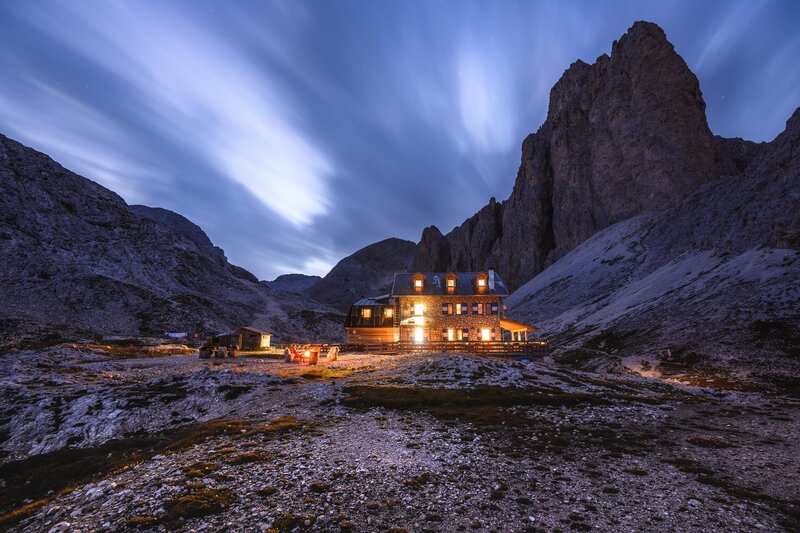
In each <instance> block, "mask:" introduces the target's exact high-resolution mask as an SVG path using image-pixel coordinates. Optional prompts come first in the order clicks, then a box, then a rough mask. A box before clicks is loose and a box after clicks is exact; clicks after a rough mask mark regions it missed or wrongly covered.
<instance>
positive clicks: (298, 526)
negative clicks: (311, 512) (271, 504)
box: [267, 513, 315, 533]
mask: <svg viewBox="0 0 800 533" xmlns="http://www.w3.org/2000/svg"><path fill="white" fill-rule="evenodd" d="M314 520H315V517H314V516H303V515H298V514H294V513H284V514H283V515H281V516H279V517H278V518H276V519H275V521H274V522H273V523H272V527H270V528H269V529H268V530H267V532H268V533H273V532H274V533H284V532H286V533H288V532H290V531H305V530H306V529H308V528H310V526H312V525H313V524H314ZM306 522H308V523H309V525H308V526H306Z"/></svg>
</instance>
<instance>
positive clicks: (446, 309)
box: [442, 304, 450, 315]
mask: <svg viewBox="0 0 800 533" xmlns="http://www.w3.org/2000/svg"><path fill="white" fill-rule="evenodd" d="M449 309H450V308H449V307H448V306H447V304H442V314H443V315H449V314H450V313H449Z"/></svg>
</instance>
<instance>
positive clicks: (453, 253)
mask: <svg viewBox="0 0 800 533" xmlns="http://www.w3.org/2000/svg"><path fill="white" fill-rule="evenodd" d="M731 144H734V145H735V146H730V145H731ZM740 144H741V143H726V142H721V141H719V140H717V139H715V138H714V136H713V135H712V133H711V130H710V129H709V127H708V122H707V120H706V114H705V102H704V101H703V95H702V93H701V91H700V84H699V82H698V81H697V77H696V76H695V75H694V74H693V73H692V71H691V70H690V69H689V67H688V65H687V64H686V62H685V61H684V60H683V58H681V56H680V55H679V54H678V53H677V52H676V51H675V48H674V46H673V45H672V44H671V43H670V42H669V40H668V39H667V36H666V34H665V33H664V30H662V29H661V28H660V27H659V26H658V25H656V24H654V23H652V22H645V21H639V22H636V23H634V24H633V25H632V26H631V27H630V28H629V29H628V31H627V32H626V33H625V34H624V35H622V36H621V37H620V38H619V39H618V40H617V41H614V43H613V45H612V49H611V54H610V55H605V54H603V55H601V56H600V57H598V58H597V60H596V61H595V63H593V64H591V65H590V64H588V63H585V62H583V61H580V60H578V61H575V62H574V63H572V64H571V65H570V67H569V68H568V69H567V70H566V71H565V72H564V74H563V75H562V77H561V78H560V79H559V80H558V82H556V84H555V85H554V86H553V88H552V89H551V91H550V103H549V107H548V113H547V118H546V120H545V122H544V124H542V126H541V127H540V128H539V130H538V131H537V132H536V133H535V134H532V135H529V136H528V137H527V138H526V139H525V142H524V143H523V145H522V158H521V159H522V160H521V164H520V167H519V171H518V173H517V179H516V182H515V184H514V190H513V192H512V193H511V196H510V198H509V199H508V200H506V201H504V202H502V203H496V202H490V203H489V204H487V205H486V206H485V207H484V208H483V209H481V210H480V211H479V212H478V213H477V214H476V215H473V216H472V217H470V218H468V219H467V220H466V221H465V222H464V223H463V224H462V225H461V226H459V227H457V228H455V229H454V230H453V231H452V232H450V233H448V234H447V235H446V236H445V237H444V238H443V239H442V238H436V236H435V235H434V234H432V233H431V232H430V231H427V230H426V234H423V242H421V243H420V246H419V249H418V252H417V255H416V258H415V265H427V266H430V265H432V264H436V265H439V266H440V268H439V270H449V269H456V270H457V269H459V268H469V269H480V268H484V267H485V266H486V265H487V264H493V265H495V266H496V267H497V269H498V270H499V271H500V274H501V275H502V276H503V279H504V280H505V281H506V283H507V284H508V285H509V287H511V288H512V289H514V288H516V287H518V286H519V285H520V284H521V283H523V282H525V281H527V280H528V279H530V278H532V277H533V276H534V275H536V274H537V273H539V272H541V271H542V270H543V269H544V268H546V267H547V266H548V265H550V264H552V263H553V262H555V261H556V260H558V259H559V258H560V257H562V256H564V255H565V254H566V253H567V252H569V251H570V250H572V249H573V248H575V247H576V246H577V245H578V244H580V243H581V242H583V241H584V240H586V239H587V238H588V237H590V236H591V235H592V234H594V233H595V232H597V231H598V230H600V229H603V228H605V227H607V226H609V225H611V224H614V223H616V222H618V221H621V220H624V219H626V218H629V217H631V216H635V215H637V214H639V213H643V212H646V211H657V210H660V209H664V208H667V207H670V206H672V205H675V203H677V202H678V201H680V200H681V199H682V198H685V197H686V196H687V195H689V194H691V193H692V192H693V191H695V190H696V189H697V187H698V186H699V185H701V184H702V183H705V182H707V181H709V180H711V179H714V178H717V177H720V176H725V175H733V174H736V173H739V172H741V170H742V169H743V168H745V167H746V166H747V164H749V162H750V161H751V160H752V155H753V154H755V153H757V150H750V149H747V150H744V149H739V148H742V147H741V146H739V145H740ZM729 152H735V153H739V152H741V155H742V156H741V157H740V158H739V159H742V160H741V161H739V162H738V165H737V164H734V162H733V161H732V160H731V157H730V153H729ZM443 262H444V263H446V266H447V268H441V266H442V265H441V263H443Z"/></svg>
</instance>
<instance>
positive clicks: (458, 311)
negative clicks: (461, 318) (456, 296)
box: [456, 304, 461, 315]
mask: <svg viewBox="0 0 800 533" xmlns="http://www.w3.org/2000/svg"><path fill="white" fill-rule="evenodd" d="M456 314H457V315H460V314H461V304H456Z"/></svg>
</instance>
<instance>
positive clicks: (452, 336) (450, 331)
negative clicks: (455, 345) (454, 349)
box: [447, 328, 456, 341]
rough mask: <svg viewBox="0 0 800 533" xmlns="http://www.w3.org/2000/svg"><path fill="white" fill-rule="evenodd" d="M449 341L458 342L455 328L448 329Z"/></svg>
mask: <svg viewBox="0 0 800 533" xmlns="http://www.w3.org/2000/svg"><path fill="white" fill-rule="evenodd" d="M447 340H449V341H454V340H456V330H454V329H453V328H447Z"/></svg>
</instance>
